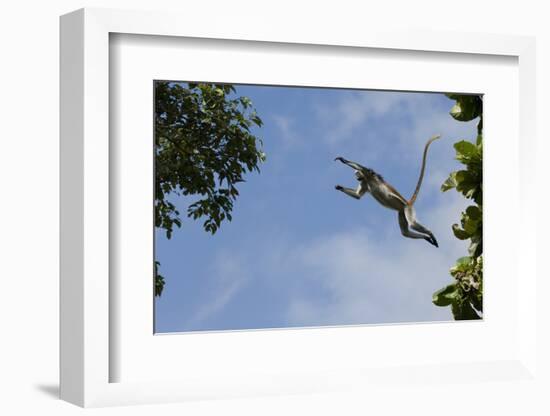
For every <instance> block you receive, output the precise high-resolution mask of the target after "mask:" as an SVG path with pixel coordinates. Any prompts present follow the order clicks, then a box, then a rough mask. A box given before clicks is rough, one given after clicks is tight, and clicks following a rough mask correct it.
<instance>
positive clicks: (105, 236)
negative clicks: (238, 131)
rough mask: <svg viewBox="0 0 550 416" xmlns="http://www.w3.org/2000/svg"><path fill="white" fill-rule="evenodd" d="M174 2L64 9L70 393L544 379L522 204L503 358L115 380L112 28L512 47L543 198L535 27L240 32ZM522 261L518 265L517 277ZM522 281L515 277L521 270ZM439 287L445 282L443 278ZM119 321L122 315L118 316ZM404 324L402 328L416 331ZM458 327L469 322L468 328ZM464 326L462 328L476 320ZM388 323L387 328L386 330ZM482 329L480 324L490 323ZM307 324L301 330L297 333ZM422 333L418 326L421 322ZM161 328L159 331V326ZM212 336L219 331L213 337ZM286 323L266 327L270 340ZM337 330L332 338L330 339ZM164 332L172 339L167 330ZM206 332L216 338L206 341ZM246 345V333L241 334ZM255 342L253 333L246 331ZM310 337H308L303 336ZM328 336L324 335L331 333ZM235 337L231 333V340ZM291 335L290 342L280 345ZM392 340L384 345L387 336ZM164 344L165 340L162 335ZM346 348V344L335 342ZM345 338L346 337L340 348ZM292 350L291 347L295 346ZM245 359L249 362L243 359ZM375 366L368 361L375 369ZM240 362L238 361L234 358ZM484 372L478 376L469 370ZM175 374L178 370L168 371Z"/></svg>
mask: <svg viewBox="0 0 550 416" xmlns="http://www.w3.org/2000/svg"><path fill="white" fill-rule="evenodd" d="M182 19H183V17H182V16H178V15H177V14H172V13H151V12H137V11H119V10H107V9H83V10H79V11H76V12H73V13H71V14H68V15H65V16H63V17H62V18H61V281H60V285H61V339H60V348H61V351H60V353H61V356H60V359H61V377H60V378H61V389H60V394H61V398H62V399H64V400H67V401H69V402H71V403H75V404H77V405H80V406H85V407H88V406H108V405H120V404H138V403H160V402H168V401H183V400H190V399H195V398H219V397H243V396H244V397H247V396H253V395H256V394H281V393H300V392H306V393H310V392H323V391H335V390H345V389H349V388H351V386H353V388H361V387H360V386H368V388H370V389H372V388H374V387H375V386H378V385H379V384H383V385H384V384H385V385H387V384H388V383H395V384H403V383H404V384H405V385H406V384H407V383H410V382H411V380H413V379H415V380H417V381H418V380H420V382H425V383H427V384H429V383H431V382H433V381H434V380H438V381H441V380H444V377H443V378H441V379H440V378H439V374H440V373H441V372H442V369H444V368H447V369H451V370H452V371H453V374H454V377H457V378H458V379H461V380H463V381H468V382H472V383H475V382H481V381H483V380H487V379H489V380H499V379H503V380H512V381H514V380H517V382H518V383H519V382H522V381H525V380H535V381H534V382H536V374H537V373H536V369H537V362H536V355H535V351H536V345H537V338H536V326H535V325H536V300H535V287H536V280H537V278H538V276H537V270H536V268H535V264H536V262H535V256H536V246H535V241H536V236H535V230H536V228H537V227H536V217H535V216H533V215H518V216H519V217H520V218H521V222H520V224H519V228H518V229H517V231H516V232H517V237H518V239H517V241H518V243H517V246H516V247H514V249H515V250H516V251H517V253H516V254H517V267H518V269H517V270H519V269H521V270H522V281H521V287H518V288H517V291H515V292H514V296H515V302H516V304H517V310H516V309H514V315H513V316H514V319H517V322H516V324H517V327H518V330H517V333H515V334H514V337H513V340H514V342H517V345H514V348H512V349H510V350H507V349H505V348H503V351H505V353H503V354H501V355H499V354H496V355H495V356H498V359H497V360H494V361H492V360H484V361H483V360H482V361H477V362H468V360H466V361H462V362H451V361H449V362H447V361H445V357H443V358H441V362H439V363H433V362H426V361H423V360H422V359H419V360H418V362H417V363H415V366H414V367H410V363H409V366H408V367H403V368H399V367H389V366H381V367H380V368H377V367H376V366H375V365H373V364H372V363H369V364H368V365H367V366H366V367H364V366H361V365H358V367H357V368H356V369H354V368H350V367H349V366H345V365H343V366H341V367H338V366H336V367H331V369H330V370H329V369H322V372H321V373H322V374H320V373H316V372H309V373H307V372H306V373H299V374H296V373H294V372H292V369H291V368H289V366H288V364H287V366H286V367H285V363H284V361H285V360H282V361H281V368H280V372H279V373H277V374H274V373H273V372H271V373H266V374H263V375H262V374H256V375H254V374H252V373H250V374H247V373H246V371H243V374H244V376H237V375H236V374H235V373H234V372H231V371H230V370H220V371H217V372H216V370H215V369H214V372H212V371H208V372H206V371H205V372H204V374H202V375H201V372H200V369H198V370H196V371H195V373H193V376H192V377H188V378H187V379H185V378H184V379H181V380H176V379H177V377H174V378H170V377H166V378H165V377H162V378H160V379H159V378H158V377H152V376H151V377H150V379H149V380H140V381H128V382H126V381H121V380H117V382H113V374H112V367H113V366H114V363H115V362H117V361H118V360H120V359H121V357H120V356H117V353H116V352H117V351H119V350H117V349H113V348H112V338H113V332H112V331H113V326H112V311H113V310H116V308H117V305H116V304H113V303H114V302H116V299H113V297H112V296H110V291H112V287H111V286H110V281H109V276H110V273H111V269H110V268H111V267H112V259H110V255H112V253H110V251H109V247H110V237H109V236H110V231H109V230H110V227H112V226H113V224H112V218H111V217H110V205H109V204H110V202H109V201H110V194H109V189H110V179H111V178H110V172H111V171H112V170H113V166H112V163H113V161H112V160H111V159H110V157H109V135H110V131H109V126H110V124H109V117H110V113H109V93H110V76H109V50H110V49H109V48H110V46H109V37H110V34H116V33H123V34H130V35H131V34H134V35H147V36H165V37H167V36H170V37H182V38H203V39H214V40H216V39H217V40H229V41H241V42H242V41H246V42H277V43H279V44H280V45H282V46H281V47H282V48H283V49H284V47H285V46H284V45H285V44H299V45H306V46H307V45H312V46H313V45H330V46H331V47H333V48H349V47H353V48H377V49H384V50H406V51H413V52H414V51H424V52H425V51H428V52H434V53H438V54H469V55H471V56H474V57H475V55H476V54H478V55H501V56H508V57H514V58H517V60H518V67H519V76H518V82H519V105H518V107H517V108H519V114H517V117H518V120H519V135H518V137H519V146H520V152H519V159H518V169H519V170H518V172H519V189H517V193H512V195H515V196H517V198H516V199H517V200H518V201H517V202H518V203H517V207H515V208H513V209H515V210H516V211H517V213H518V214H521V213H523V212H527V209H528V207H529V206H531V205H533V204H534V203H535V198H536V193H535V192H533V186H534V184H533V183H532V182H531V181H529V180H528V178H530V177H533V176H534V173H533V172H534V169H535V146H534V143H535V138H536V136H535V131H534V126H535V120H534V117H535V114H536V112H535V88H536V84H535V76H534V71H535V43H534V39H532V38H528V37H516V36H507V35H486V34H465V33H453V34H451V33H438V34H437V35H436V36H434V34H433V33H429V32H410V31H409V32H396V31H387V32H384V31H375V30H372V31H368V30H366V31H364V33H362V34H361V35H360V36H357V35H354V36H350V35H349V34H342V35H336V34H334V33H332V34H330V35H327V34H326V33H324V32H314V31H313V32H308V33H307V34H305V33H303V32H298V31H292V30H285V31H281V30H280V29H279V28H278V27H277V26H276V25H273V26H270V25H265V26H264V27H263V28H262V30H261V31H256V32H252V31H251V32H250V33H244V34H235V33H234V31H233V30H232V27H231V25H229V24H224V23H223V21H220V22H219V24H216V25H213V26H211V27H205V26H204V25H202V24H200V23H199V22H195V21H194V20H192V19H191V20H189V19H185V22H186V23H185V25H182V24H181V22H182ZM517 270H510V271H509V274H510V275H511V276H512V277H515V274H516V273H517ZM511 281H512V282H515V281H516V280H514V279H512V280H511ZM434 289H436V288H434ZM115 327H116V326H115ZM409 328H410V327H407V326H401V327H400V328H397V329H393V330H392V331H400V332H403V333H405V332H407V331H411V330H410V329H409ZM459 330H460V329H459ZM469 330H470V329H469V328H468V329H465V330H464V331H469ZM377 331H379V333H378V335H376V336H378V337H383V336H384V334H383V333H380V331H384V330H383V329H380V328H379V329H377ZM475 331H478V332H480V335H482V332H483V327H478V328H476V329H475ZM302 333H303V331H302V330H295V331H294V332H293V334H294V335H293V337H294V339H293V340H292V342H296V341H298V340H300V339H301V341H300V342H302V341H304V339H305V338H301V337H302V335H301V334H302ZM411 334H412V333H411ZM151 336H153V334H151ZM214 336H215V337H216V340H215V341H212V342H216V343H220V342H224V337H225V341H228V340H229V339H230V337H233V338H235V336H234V335H231V334H214ZM214 336H212V339H213V338H214ZM280 336H281V334H273V335H268V337H271V338H269V339H268V340H264V341H262V342H268V343H270V344H273V343H277V342H281V341H280V340H277V338H278V337H280ZM308 336H309V337H310V338H311V337H312V336H313V337H316V336H323V337H325V338H323V339H328V338H330V337H338V336H342V333H341V332H340V333H339V334H338V333H336V332H335V331H334V329H330V328H327V329H321V330H316V332H311V331H310V332H309V333H308ZM327 337H328V338H327ZM161 338H164V340H163V341H162V343H167V342H169V341H166V340H167V339H168V338H167V337H161ZM207 342H208V341H207ZM230 342H231V343H235V344H234V347H238V345H239V343H242V342H243V341H242V340H239V339H236V340H231V341H230ZM247 342H248V341H247ZM304 342H305V341H304ZM321 342H324V341H321ZM232 345H233V344H232ZM281 345H282V344H281ZM381 345H382V346H383V344H381ZM161 348H164V347H162V346H161ZM336 348H338V346H336ZM340 348H341V347H340ZM287 353H288V352H287ZM243 370H244V369H243ZM367 370H368V371H367ZM233 371H235V370H234V369H233ZM472 374H475V375H476V376H475V377H473V378H472V377H471V375H472ZM170 379H173V380H172V381H170Z"/></svg>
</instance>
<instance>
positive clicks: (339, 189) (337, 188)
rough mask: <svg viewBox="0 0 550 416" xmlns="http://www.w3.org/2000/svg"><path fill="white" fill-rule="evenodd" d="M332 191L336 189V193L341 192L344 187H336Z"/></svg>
mask: <svg viewBox="0 0 550 416" xmlns="http://www.w3.org/2000/svg"><path fill="white" fill-rule="evenodd" d="M334 189H336V190H337V191H341V190H342V189H344V187H343V186H342V185H336V186H335V187H334Z"/></svg>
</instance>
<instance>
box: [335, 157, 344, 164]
mask: <svg viewBox="0 0 550 416" xmlns="http://www.w3.org/2000/svg"><path fill="white" fill-rule="evenodd" d="M337 160H338V161H340V162H342V163H345V162H347V160H346V159H344V158H343V157H342V156H338V157H337V158H335V159H334V161H335V162H336V161H337Z"/></svg>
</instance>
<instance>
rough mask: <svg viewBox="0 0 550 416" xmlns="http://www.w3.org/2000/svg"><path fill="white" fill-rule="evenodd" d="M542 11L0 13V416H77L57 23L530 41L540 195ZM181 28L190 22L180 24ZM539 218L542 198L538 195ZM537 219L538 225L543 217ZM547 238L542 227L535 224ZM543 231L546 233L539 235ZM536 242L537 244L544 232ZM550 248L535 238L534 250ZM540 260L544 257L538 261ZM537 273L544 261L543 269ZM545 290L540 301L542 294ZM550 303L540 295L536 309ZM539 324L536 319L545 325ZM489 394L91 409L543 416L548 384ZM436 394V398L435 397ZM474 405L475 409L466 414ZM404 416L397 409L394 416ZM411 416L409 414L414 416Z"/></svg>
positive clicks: (346, 8)
mask: <svg viewBox="0 0 550 416" xmlns="http://www.w3.org/2000/svg"><path fill="white" fill-rule="evenodd" d="M545 3H546V2H543V1H531V0H523V1H521V2H520V1H516V2H504V1H502V0H501V1H483V2H481V1H479V0H462V1H456V2H445V1H440V0H439V1H423V0H417V1H406V0H402V1H390V0H387V1H382V2H379V1H377V2H374V1H373V2H353V1H351V0H350V1H346V0H339V1H330V2H327V1H316V2H311V3H310V4H308V3H307V2H305V1H304V2H302V3H299V2H297V1H296V0H294V1H282V0H278V1H276V2H275V1H271V2H269V3H267V2H261V1H258V0H256V1H245V0H232V1H225V2H224V1H208V0H201V1H195V2H189V1H181V0H180V1H170V0H156V1H154V2H153V1H152V0H132V1H131V0H111V1H102V0H88V1H87V2H81V1H69V0H51V1H48V2H46V1H38V0H20V1H17V2H16V1H9V2H5V3H3V5H2V9H1V11H0V31H1V36H0V44H1V47H0V53H1V54H2V55H1V56H2V61H1V63H0V74H1V76H0V83H1V84H0V85H1V87H0V120H1V123H0V140H1V142H0V143H1V148H0V169H1V174H0V184H1V187H0V189H1V195H2V203H1V204H0V259H1V260H2V268H1V269H0V276H1V282H2V287H1V289H0V317H1V318H0V322H1V323H2V332H1V333H0V337H1V338H2V341H1V342H0V413H1V414H5V415H19V414H37V413H38V412H40V414H58V415H72V414H77V413H80V412H82V410H81V409H79V408H76V407H74V406H72V405H69V404H67V403H64V402H61V401H59V400H57V398H56V396H57V389H58V387H57V386H58V117H59V114H58V101H59V100H58V96H59V94H58V86H59V76H58V69H59V65H58V61H59V47H58V43H59V40H58V34H59V31H58V16H59V15H61V14H64V13H66V12H69V11H72V10H74V9H77V8H81V7H84V6H87V7H116V8H133V9H145V10H147V9H166V10H179V11H184V12H189V19H204V20H205V24H207V23H208V15H209V14H212V13H221V14H223V15H226V16H228V18H233V17H235V18H236V19H237V20H238V21H240V22H241V23H239V24H236V30H237V31H240V30H241V27H242V25H243V24H250V25H253V26H256V25H261V24H262V21H265V20H267V19H270V20H275V21H280V22H281V30H284V28H285V27H286V26H287V25H297V26H298V27H303V28H304V31H307V28H308V27H309V26H312V25H314V26H322V27H326V30H327V31H337V30H346V28H347V29H348V30H349V29H350V28H352V29H353V30H357V31H360V28H361V27H367V26H372V25H380V24H385V25H387V26H401V27H421V28H425V27H431V28H433V29H438V30H451V31H475V32H488V33H510V34H522V35H535V36H537V42H538V44H537V53H538V64H537V71H538V89H539V92H538V116H539V117H538V135H539V143H540V147H539V150H538V154H539V157H540V162H539V167H540V168H539V175H538V180H539V181H540V184H541V188H542V189H541V192H548V180H547V179H548V178H549V177H548V169H547V168H542V166H541V165H542V163H543V161H544V159H545V157H544V155H547V154H548V153H549V152H548V150H549V146H548V141H547V140H546V141H544V140H542V138H543V137H545V138H548V137H550V134H549V133H550V129H549V128H548V126H547V124H546V123H545V121H546V120H545V119H546V115H547V114H550V104H549V101H548V100H546V97H547V95H548V94H549V93H550V88H549V83H550V29H549V26H548V17H549V13H548V12H546V11H545V8H544V6H545ZM182 24H185V22H182ZM541 198H542V199H541V201H540V202H541V204H540V205H539V210H540V214H542V213H543V209H544V207H545V205H547V202H548V197H547V196H541ZM541 218H542V215H541ZM541 227H542V228H544V229H545V230H546V231H548V223H546V224H541ZM541 231H542V229H541ZM541 234H542V233H541ZM543 243H546V241H543V239H542V238H541V237H540V236H539V247H540V248H541V253H542V244H543ZM541 257H542V256H541ZM543 265H544V264H543V262H542V260H541V261H540V266H541V267H542V266H543ZM548 286H549V285H548V283H546V282H543V285H539V288H538V290H537V291H538V293H540V294H543V293H548ZM544 298H545V297H544V296H541V297H540V299H541V300H543V299H544ZM548 310H549V308H548V307H547V306H546V305H544V304H541V305H540V312H541V316H544V317H545V320H544V322H542V325H541V326H540V331H539V334H540V337H541V339H543V341H544V343H543V348H542V349H541V354H540V357H539V359H540V360H541V368H545V369H546V374H550V371H548V369H549V367H548V359H547V358H546V357H545V354H546V355H547V354H548V351H550V348H549V342H548V341H549V335H548V332H550V331H548V330H545V328H546V329H548V328H550V322H549V321H548V319H547V317H548V316H549V315H548ZM541 320H542V319H541ZM545 390H546V392H544V391H543V389H542V388H541V389H539V390H534V389H532V388H531V387H530V386H529V385H525V386H517V385H509V384H507V383H504V382H503V383H496V384H489V383H488V384H486V385H484V386H483V387H481V388H480V387H479V386H478V387H477V388H476V389H472V388H471V387H469V386H468V385H457V386H454V387H452V388H449V386H446V387H445V386H434V387H433V389H431V390H430V392H427V391H424V390H423V389H422V388H418V389H411V391H409V392H406V393H402V395H401V396H399V397H395V395H394V394H392V391H391V388H390V387H388V391H387V394H386V395H379V396H377V397H369V395H368V392H361V393H358V392H345V393H334V394H325V395H317V396H294V397H275V398H273V397H271V398H258V399H250V400H227V401H214V402H196V403H185V404H173V405H162V406H155V407H154V408H153V407H151V406H141V407H132V408H130V407H128V408H113V409H99V410H93V412H95V413H96V414H101V415H111V414H113V415H125V414H128V415H129V414H132V415H135V414H138V415H140V414H149V413H150V412H155V413H157V414H178V415H181V414H190V415H191V414H192V415H220V414H221V415H227V414H239V415H247V414H251V415H258V414H262V415H271V414H273V415H280V414H315V415H319V414H322V415H324V414H326V415H329V414H330V415H333V414H345V415H351V414H367V413H370V414H374V415H379V414H394V413H397V412H399V413H402V412H403V410H409V412H410V413H412V414H416V413H420V412H422V413H424V414H441V415H455V414H456V415H458V414H461V415H465V414H466V415H467V414H472V415H474V414H476V415H477V414H479V415H481V414H529V415H537V414H548V412H549V408H550V405H549V404H548V402H547V401H546V400H545V394H547V392H548V391H550V387H549V386H548V385H547V386H546V388H545ZM435 391H437V394H436V393H434V392H435ZM472 401H473V402H474V403H475V405H474V406H471V405H468V404H467V403H468V402H470V403H472ZM398 409H400V410H398ZM415 410H416V411H415Z"/></svg>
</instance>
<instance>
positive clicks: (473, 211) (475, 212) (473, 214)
mask: <svg viewBox="0 0 550 416" xmlns="http://www.w3.org/2000/svg"><path fill="white" fill-rule="evenodd" d="M466 214H467V215H468V217H470V218H471V219H472V220H476V221H477V220H480V219H481V210H480V209H479V207H478V206H475V205H470V206H469V207H468V208H466Z"/></svg>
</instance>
